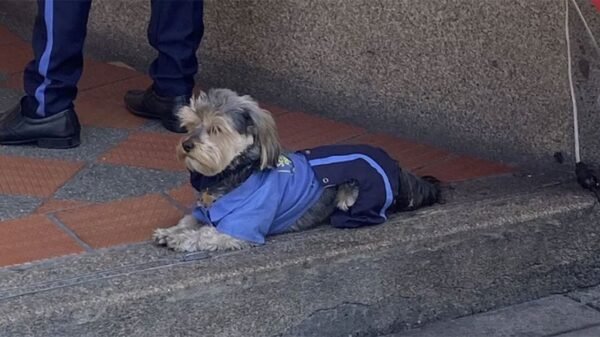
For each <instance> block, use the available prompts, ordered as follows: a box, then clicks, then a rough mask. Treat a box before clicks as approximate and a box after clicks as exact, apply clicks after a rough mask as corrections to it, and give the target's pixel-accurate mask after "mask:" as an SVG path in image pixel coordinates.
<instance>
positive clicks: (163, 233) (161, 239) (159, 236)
mask: <svg viewBox="0 0 600 337" xmlns="http://www.w3.org/2000/svg"><path fill="white" fill-rule="evenodd" d="M170 234H171V231H170V230H169V228H158V229H156V230H154V233H152V240H154V242H156V243H157V244H159V245H166V244H167V238H168V237H169V235H170Z"/></svg>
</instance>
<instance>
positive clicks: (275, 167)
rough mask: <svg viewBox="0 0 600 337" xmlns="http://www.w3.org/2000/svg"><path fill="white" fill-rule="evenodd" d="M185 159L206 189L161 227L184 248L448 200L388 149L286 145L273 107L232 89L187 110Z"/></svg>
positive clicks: (194, 180) (228, 243) (357, 223)
mask: <svg viewBox="0 0 600 337" xmlns="http://www.w3.org/2000/svg"><path fill="white" fill-rule="evenodd" d="M178 117H179V119H180V121H181V125H182V126H183V127H185V128H186V130H188V132H187V134H186V135H185V136H184V137H183V138H182V140H181V142H180V144H179V145H178V147H177V156H178V158H179V159H180V160H181V161H183V162H184V163H185V165H186V167H187V169H188V170H189V171H190V180H191V184H192V185H193V186H194V188H195V189H196V190H197V192H198V201H197V205H196V207H195V209H194V210H193V213H192V214H189V215H186V216H184V217H183V218H182V219H181V220H180V221H179V223H178V224H177V225H176V226H173V227H170V228H161V229H157V230H156V231H155V232H154V235H153V238H154V240H155V242H157V243H158V244H161V245H167V246H168V247H170V248H172V249H174V250H176V251H185V252H193V251H201V250H205V251H216V250H235V249H243V248H246V247H250V246H253V245H260V244H263V243H264V242H265V237H266V236H269V235H274V234H280V233H285V232H292V231H300V230H306V229H309V228H312V227H315V226H317V225H319V224H321V223H323V222H325V221H327V220H329V222H330V223H331V224H332V225H333V226H335V227H339V228H355V227H361V226H367V225H375V224H380V223H383V222H384V221H385V220H386V219H387V215H388V214H391V213H394V212H399V211H410V210H415V209H417V208H420V207H423V206H428V205H432V204H434V203H436V202H438V201H439V197H440V189H439V184H438V183H439V182H438V181H437V180H436V179H435V178H433V177H417V176H415V175H413V174H411V173H409V172H407V171H405V170H402V169H401V168H400V167H399V165H398V163H397V162H396V161H395V160H393V159H392V158H391V157H389V156H388V154H387V153H385V152H384V151H383V150H381V149H378V148H375V147H371V146H368V145H331V146H323V147H318V148H314V149H307V150H304V151H298V152H284V151H283V150H282V146H281V145H280V142H279V137H278V133H277V129H276V126H275V122H274V120H273V118H272V116H271V114H270V113H269V112H268V111H266V110H264V109H262V108H260V107H259V105H258V104H257V103H256V101H255V100H253V99H252V98H251V97H250V96H240V95H238V94H237V93H235V92H233V91H231V90H228V89H213V90H210V91H208V93H205V92H200V93H199V94H198V96H197V97H195V98H192V99H191V101H190V104H189V106H185V107H183V108H181V109H180V110H179V112H178Z"/></svg>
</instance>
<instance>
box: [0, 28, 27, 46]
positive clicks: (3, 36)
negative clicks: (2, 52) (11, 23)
mask: <svg viewBox="0 0 600 337" xmlns="http://www.w3.org/2000/svg"><path fill="white" fill-rule="evenodd" d="M7 44H13V45H19V46H26V45H27V42H26V41H25V40H23V39H21V38H20V37H19V36H18V35H17V34H15V33H13V32H11V31H10V30H8V28H6V27H4V26H0V46H4V45H7Z"/></svg>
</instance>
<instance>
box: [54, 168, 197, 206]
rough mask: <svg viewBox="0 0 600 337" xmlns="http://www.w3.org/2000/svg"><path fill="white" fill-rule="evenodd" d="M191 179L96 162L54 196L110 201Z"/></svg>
mask: <svg viewBox="0 0 600 337" xmlns="http://www.w3.org/2000/svg"><path fill="white" fill-rule="evenodd" d="M188 179H189V175H188V174H186V173H184V172H168V171H160V170H153V169H142V168H135V167H127V166H115V165H108V164H92V165H89V166H88V167H86V168H85V169H83V170H81V171H80V172H79V173H78V174H77V175H76V176H75V177H73V178H72V179H71V180H70V181H69V182H67V183H66V184H65V185H64V186H62V187H61V188H60V189H59V190H58V191H57V192H56V194H55V195H54V197H55V198H57V199H69V200H84V201H93V202H106V201H111V200H117V199H123V198H127V197H134V196H142V195H144V194H148V193H159V192H163V191H167V190H169V189H171V188H174V187H177V186H179V185H181V184H182V183H183V182H184V181H187V180H188Z"/></svg>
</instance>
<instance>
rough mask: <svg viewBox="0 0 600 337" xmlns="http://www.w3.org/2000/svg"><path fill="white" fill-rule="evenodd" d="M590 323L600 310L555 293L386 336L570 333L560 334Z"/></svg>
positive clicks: (532, 336) (505, 336)
mask: <svg viewBox="0 0 600 337" xmlns="http://www.w3.org/2000/svg"><path fill="white" fill-rule="evenodd" d="M590 325H600V312H598V311H596V310H594V309H592V308H590V307H588V306H586V305H583V304H581V303H578V302H576V301H574V300H571V299H569V298H567V297H565V296H561V295H555V296H550V297H546V298H542V299H539V300H535V301H530V302H526V303H523V304H518V305H514V306H509V307H506V308H502V309H500V310H495V311H491V312H487V313H484V314H479V315H474V316H469V317H464V318H459V319H456V320H451V321H447V322H441V323H438V324H431V325H428V326H425V327H423V328H422V329H416V330H412V331H408V332H403V333H398V334H394V335H389V336H388V337H441V336H443V337H513V336H530V337H537V336H539V337H543V336H551V335H552V336H554V335H560V336H571V334H567V335H563V334H562V332H565V331H572V330H576V329H586V328H587V327H589V326H590ZM586 330H587V329H586ZM589 331H590V330H588V332H589ZM580 333H583V332H580ZM586 333H587V332H586ZM572 336H587V337H593V336H596V337H597V336H600V335H586V334H575V335H572Z"/></svg>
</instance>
